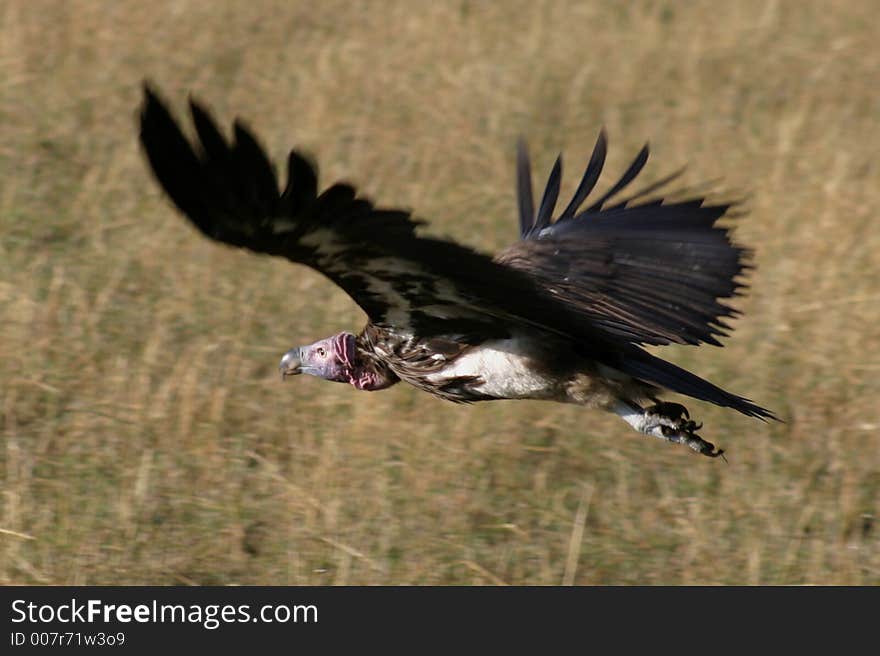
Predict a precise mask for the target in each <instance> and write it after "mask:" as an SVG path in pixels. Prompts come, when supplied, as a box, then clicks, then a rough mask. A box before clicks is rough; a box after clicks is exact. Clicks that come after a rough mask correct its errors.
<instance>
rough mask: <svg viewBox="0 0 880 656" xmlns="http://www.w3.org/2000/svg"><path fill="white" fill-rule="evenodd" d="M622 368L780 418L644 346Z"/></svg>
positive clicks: (725, 403) (655, 381)
mask: <svg viewBox="0 0 880 656" xmlns="http://www.w3.org/2000/svg"><path fill="white" fill-rule="evenodd" d="M618 368H619V369H620V370H621V371H623V372H625V373H627V374H629V375H630V376H633V377H635V378H638V379H639V380H642V381H644V382H646V383H652V384H655V385H659V386H661V387H664V388H666V389H668V390H670V391H672V392H677V393H679V394H685V395H686V396H691V397H693V398H695V399H699V400H700V401H708V402H709V403H714V404H715V405H720V406H722V407H724V408H733V409H734V410H738V411H739V412H741V413H743V414H744V415H748V416H749V417H756V418H757V419H761V420H763V421H766V420H767V419H773V420H775V421H780V420H779V418H778V417H777V416H776V415H774V414H773V413H772V412H771V411H770V410H767V409H766V408H762V407H761V406H759V405H757V404H756V403H753V402H752V401H751V400H749V399H747V398H745V397H742V396H737V395H736V394H731V393H730V392H727V391H725V390H723V389H721V388H720V387H718V386H717V385H713V384H712V383H710V382H709V381H708V380H704V379H703V378H700V377H699V376H697V375H695V374H692V373H691V372H689V371H685V370H684V369H682V368H681V367H677V366H675V365H674V364H672V363H671V362H667V361H666V360H661V359H660V358H658V357H655V356H653V355H651V354H650V353H646V352H645V351H641V350H640V351H639V352H638V354H637V355H635V354H627V355H626V356H624V360H623V361H622V363H621V364H620V365H618Z"/></svg>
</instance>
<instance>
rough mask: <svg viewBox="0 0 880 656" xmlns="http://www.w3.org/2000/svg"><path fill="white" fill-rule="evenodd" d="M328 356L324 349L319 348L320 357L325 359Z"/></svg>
mask: <svg viewBox="0 0 880 656" xmlns="http://www.w3.org/2000/svg"><path fill="white" fill-rule="evenodd" d="M326 354H327V352H326V351H325V350H324V347H323V346H319V347H318V355H320V356H321V357H322V358H323V357H324V356H325V355H326Z"/></svg>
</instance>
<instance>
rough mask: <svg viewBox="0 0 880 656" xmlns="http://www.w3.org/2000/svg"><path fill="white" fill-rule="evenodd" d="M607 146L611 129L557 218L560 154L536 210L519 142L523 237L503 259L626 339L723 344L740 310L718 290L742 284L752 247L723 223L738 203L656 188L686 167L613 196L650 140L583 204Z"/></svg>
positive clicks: (637, 168) (640, 163)
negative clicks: (673, 197)
mask: <svg viewBox="0 0 880 656" xmlns="http://www.w3.org/2000/svg"><path fill="white" fill-rule="evenodd" d="M606 151H607V139H606V137H605V133H604V131H603V132H602V133H601V134H600V135H599V139H598V141H597V142H596V147H595V148H594V150H593V154H592V156H591V158H590V161H589V164H588V165H587V169H586V172H585V173H584V176H583V179H582V180H581V183H580V185H579V186H578V188H577V191H576V192H575V195H574V197H573V198H572V200H571V202H570V203H569V204H568V206H567V207H566V208H565V210H563V212H562V213H561V214H560V215H559V218H558V219H557V220H556V221H555V222H551V215H552V212H553V206H554V205H555V202H556V198H557V196H558V193H559V179H560V177H561V166H560V160H558V159H557V161H556V164H555V166H554V167H553V172H552V173H551V175H550V179H549V181H548V183H547V191H546V192H545V193H544V201H542V203H541V206H540V209H539V211H538V214H537V215H535V214H534V209H533V207H532V205H531V197H532V196H531V194H532V190H531V183H530V178H531V173H530V171H529V160H528V155H527V154H526V152H525V147H524V146H522V145H521V146H520V150H519V153H518V157H517V160H518V173H517V179H518V195H519V199H520V228H521V236H522V240H521V241H520V242H518V243H516V244H514V245H512V246H511V247H509V248H507V249H506V250H504V251H503V252H502V253H500V254H499V255H498V256H497V257H496V260H497V261H499V262H503V263H504V264H506V265H508V266H510V267H512V268H515V269H518V270H521V271H525V272H528V273H529V274H530V275H531V276H533V277H534V278H535V280H536V281H538V283H539V284H540V285H541V286H543V287H544V288H545V289H547V290H548V291H549V292H551V293H552V294H553V295H554V296H555V297H556V298H558V299H559V300H561V301H563V302H565V303H566V304H568V305H569V307H570V308H571V309H572V310H573V311H574V312H576V313H578V314H579V315H581V316H583V317H585V318H587V319H588V320H589V321H590V322H592V323H593V324H594V325H596V326H598V327H600V328H602V329H603V330H605V331H607V332H608V333H609V334H611V335H614V336H616V337H618V338H621V339H624V340H626V341H628V342H631V343H636V344H655V345H659V344H669V343H678V344H699V343H700V342H706V343H709V344H715V345H718V344H719V342H718V340H717V339H716V338H717V337H719V336H723V335H725V334H726V332H725V331H726V330H728V329H729V326H728V325H727V323H726V322H725V319H726V318H728V317H734V316H736V315H737V312H736V310H734V309H732V308H730V307H728V306H727V305H725V304H724V303H722V302H720V301H719V299H724V298H729V297H731V296H735V295H736V294H737V293H738V291H739V290H740V289H741V288H742V287H744V285H743V284H742V283H741V282H739V281H738V280H737V279H738V277H739V276H740V275H741V274H742V273H743V272H744V271H745V270H746V269H747V268H748V265H747V264H746V263H745V258H746V257H747V255H748V252H747V251H746V249H743V248H740V247H738V246H736V245H734V244H733V243H732V242H731V239H730V234H729V230H728V229H727V228H725V227H719V226H718V225H716V222H717V221H718V219H720V218H721V217H722V216H723V215H724V214H725V213H726V212H727V210H728V209H729V207H730V205H729V204H715V205H713V204H706V203H705V202H704V199H703V198H689V199H686V200H678V201H674V202H664V201H663V200H662V199H658V198H656V194H657V193H659V192H661V191H662V190H663V188H664V187H665V186H666V185H667V184H668V183H669V182H671V181H672V180H674V179H675V178H676V177H678V175H680V174H681V171H678V172H676V173H674V174H672V175H670V176H668V177H666V178H664V179H662V180H659V181H658V182H656V183H654V184H652V185H651V186H649V187H647V188H645V189H642V190H641V191H639V192H638V193H635V194H633V195H632V196H630V197H628V198H625V199H622V200H616V201H614V200H613V199H614V198H615V197H616V196H617V195H618V194H619V193H620V192H621V191H622V190H623V189H624V188H625V187H626V186H627V185H629V184H630V183H631V182H632V181H633V180H634V179H635V178H636V176H638V174H639V173H640V172H641V170H642V168H643V167H644V165H645V162H647V159H648V147H647V146H645V147H644V148H642V150H641V152H639V154H638V156H637V157H636V159H635V160H634V161H633V163H632V164H631V165H630V166H629V168H628V169H627V170H626V172H625V173H624V174H623V176H622V177H621V178H620V180H618V182H617V183H616V184H614V185H613V186H612V187H611V188H610V189H609V190H608V191H607V192H606V193H605V194H603V195H602V196H601V197H600V198H598V199H597V200H596V201H594V202H593V203H592V204H590V205H589V206H588V207H587V208H586V209H585V210H583V211H579V209H580V207H581V205H583V204H584V202H585V201H586V199H587V197H588V196H589V195H590V192H591V191H592V190H593V188H594V186H595V185H596V182H597V181H598V179H599V174H600V173H601V171H602V167H603V165H604V162H605V153H606ZM646 197H650V198H651V200H644V199H645V198H646ZM640 199H642V202H637V201H639V200H640Z"/></svg>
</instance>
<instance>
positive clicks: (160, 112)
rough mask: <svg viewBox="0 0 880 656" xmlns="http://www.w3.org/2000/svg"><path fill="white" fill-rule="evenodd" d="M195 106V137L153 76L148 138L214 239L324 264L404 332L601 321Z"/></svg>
mask: <svg viewBox="0 0 880 656" xmlns="http://www.w3.org/2000/svg"><path fill="white" fill-rule="evenodd" d="M190 109H191V113H192V119H193V123H194V125H195V130H196V134H197V141H196V142H195V143H192V142H191V141H190V140H189V139H187V137H186V136H184V134H183V132H182V131H181V129H180V127H179V126H178V125H177V123H176V122H175V120H174V119H173V118H172V116H171V114H170V113H169V111H168V109H167V108H166V107H165V105H164V104H163V103H162V102H161V101H160V100H159V98H158V97H157V95H156V94H155V93H154V92H153V91H152V90H151V89H150V88H149V87H146V88H145V100H144V105H143V108H142V113H141V132H140V138H141V143H142V144H143V147H144V150H145V151H146V154H147V158H148V160H149V162H150V165H151V167H152V169H153V172H154V174H155V176H156V178H157V179H158V181H159V183H160V184H161V185H162V187H163V188H164V190H165V192H166V193H167V194H168V196H169V197H170V198H171V200H172V201H173V202H174V204H175V205H176V206H177V207H178V208H179V209H180V211H181V212H183V214H185V215H186V217H187V218H188V219H189V220H190V221H191V222H192V223H193V224H194V225H195V226H196V227H197V228H198V229H199V230H201V231H202V232H203V233H204V234H205V235H207V236H208V237H210V238H211V239H214V240H217V241H221V242H224V243H226V244H231V245H233V246H238V247H241V248H246V249H249V250H251V251H255V252H258V253H266V254H269V255H277V256H281V257H285V258H287V259H289V260H291V261H293V262H299V263H302V264H306V265H308V266H310V267H312V268H313V269H316V270H317V271H319V272H321V273H323V274H324V275H326V276H327V277H328V278H330V279H331V280H332V281H333V282H334V283H336V284H337V285H339V286H340V287H341V288H342V289H344V290H345V291H346V292H347V293H348V294H349V295H350V296H351V297H352V298H353V299H354V300H355V301H356V302H357V304H358V305H360V307H361V308H362V309H363V310H364V311H365V312H366V313H367V315H368V316H369V318H370V320H371V321H372V322H373V323H374V324H376V325H379V326H385V327H388V328H391V329H393V330H395V331H397V332H398V333H403V334H411V335H417V336H419V337H430V336H433V335H449V334H456V335H475V334H476V335H480V336H482V337H484V338H488V337H492V336H495V335H503V334H505V331H506V330H508V329H509V327H510V325H511V323H514V324H516V323H519V324H527V325H531V326H533V327H537V328H540V329H543V330H546V331H550V332H556V333H560V334H565V335H568V336H580V337H589V336H590V335H592V333H593V332H598V331H595V329H594V328H592V327H591V326H589V324H588V323H587V322H585V321H583V320H582V319H581V318H579V317H577V316H575V315H573V314H571V313H570V312H569V311H568V309H567V308H566V307H565V306H564V305H563V304H560V303H557V302H556V300H555V299H553V298H552V297H548V295H547V294H546V291H545V290H543V289H542V288H541V287H540V286H539V285H537V284H535V281H534V280H533V279H532V278H530V277H529V276H528V275H526V274H524V273H523V272H520V271H517V270H515V269H512V268H510V267H507V266H503V265H501V264H498V263H496V262H494V261H493V260H492V259H491V258H490V257H488V256H486V255H483V254H480V253H477V252H475V251H473V250H471V249H469V248H466V247H463V246H460V245H458V244H454V243H452V242H448V241H444V240H439V239H430V238H425V237H419V236H417V235H416V234H415V228H416V226H417V224H418V222H417V221H414V220H413V219H412V218H411V217H410V215H409V213H408V212H405V211H401V210H395V209H380V208H376V207H374V206H373V204H372V203H370V202H369V201H368V200H365V199H363V198H358V197H357V196H356V192H355V190H354V189H353V188H352V187H350V186H348V185H346V184H334V185H332V186H331V187H329V188H328V189H326V190H324V191H323V192H321V193H318V182H317V173H316V171H315V169H314V168H313V167H312V165H311V164H309V162H308V161H307V160H306V159H305V158H303V156H302V155H300V154H299V153H297V152H296V151H293V152H291V153H290V157H289V162H288V167H289V174H288V181H287V185H286V187H285V188H284V190H283V191H281V192H279V188H278V181H277V179H276V175H275V171H274V169H273V167H272V165H271V163H270V162H269V160H268V158H267V156H266V154H265V153H264V151H263V149H262V148H261V147H260V145H259V144H258V143H257V141H256V139H255V138H254V136H253V135H252V134H251V132H250V131H249V130H248V129H247V128H246V127H245V126H244V125H243V124H242V123H241V122H236V123H235V126H234V138H233V140H232V141H231V142H230V141H228V140H227V139H226V137H224V136H223V134H222V133H221V132H220V130H219V129H218V128H217V126H216V124H215V123H214V121H213V119H212V118H211V116H210V115H209V114H208V112H207V111H206V110H205V109H204V107H202V106H201V105H199V104H198V103H195V102H190ZM596 340H597V341H598V342H601V341H602V337H601V335H597V336H596Z"/></svg>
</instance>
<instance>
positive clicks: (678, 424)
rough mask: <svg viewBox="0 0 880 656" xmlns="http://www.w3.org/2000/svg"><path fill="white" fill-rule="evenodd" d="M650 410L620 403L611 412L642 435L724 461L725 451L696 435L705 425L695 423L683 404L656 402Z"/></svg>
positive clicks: (630, 402)
mask: <svg viewBox="0 0 880 656" xmlns="http://www.w3.org/2000/svg"><path fill="white" fill-rule="evenodd" d="M654 401H655V404H654V405H652V406H649V407H647V408H642V407H641V406H640V405H638V404H636V403H633V402H632V401H620V402H618V403H617V405H615V406H614V408H613V409H612V410H613V412H614V413H615V414H616V415H618V416H620V417H621V418H622V419H623V420H624V421H625V422H626V423H628V424H629V425H630V426H632V427H633V428H635V429H636V430H637V431H639V432H640V433H644V434H645V435H651V436H653V437H658V438H660V439H661V440H666V441H667V442H673V443H675V444H684V445H685V446H687V447H689V448H691V449H693V450H694V451H696V452H697V453H699V454H702V455H704V456H709V457H710V458H717V457H718V456H721V458H722V459H723V460H725V461H726V460H727V459H726V458H724V455H723V454H724V450H723V449H715V445H714V444H712V443H711V442H707V441H706V440H704V439H703V438H702V437H700V436H699V435H697V433H696V431H698V430H700V428H701V427H702V424H698V423H697V422H695V421H692V420H691V418H690V414H689V413H688V411H687V408H685V407H684V406H683V405H681V404H680V403H669V402H663V401H657V400H656V399H654Z"/></svg>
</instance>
